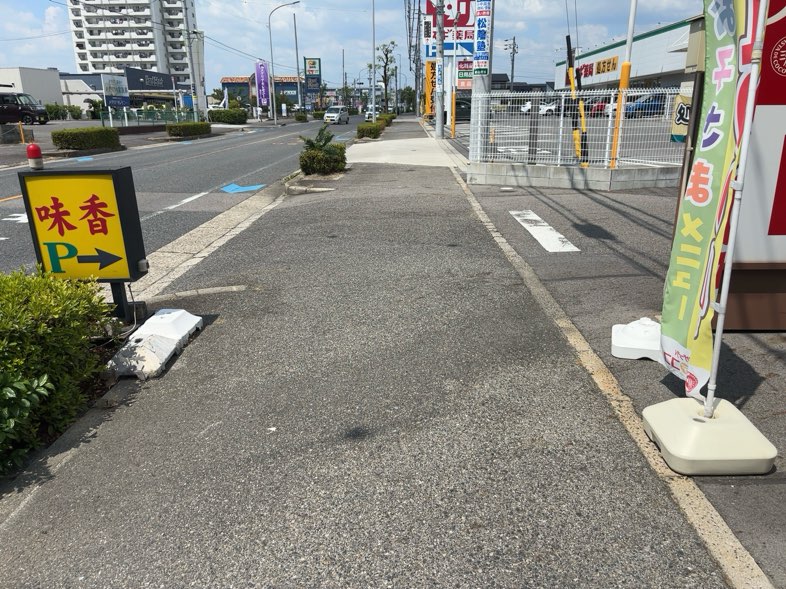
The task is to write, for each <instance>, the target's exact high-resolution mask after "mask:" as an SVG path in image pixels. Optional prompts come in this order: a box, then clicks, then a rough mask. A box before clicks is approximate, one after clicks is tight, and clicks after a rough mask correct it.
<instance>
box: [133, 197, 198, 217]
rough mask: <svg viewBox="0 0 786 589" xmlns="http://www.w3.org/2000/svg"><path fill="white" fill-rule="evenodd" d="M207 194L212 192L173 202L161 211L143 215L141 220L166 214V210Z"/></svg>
mask: <svg viewBox="0 0 786 589" xmlns="http://www.w3.org/2000/svg"><path fill="white" fill-rule="evenodd" d="M206 194H210V192H200V193H199V194H195V195H194V196H189V197H188V198H184V199H183V200H181V201H180V202H178V203H175V204H173V205H171V206H168V207H165V208H163V209H161V210H160V211H155V212H153V213H150V214H149V215H145V216H144V217H141V218H140V219H139V220H140V222H141V221H148V220H149V219H152V218H153V217H158V215H162V214H164V213H165V212H166V211H172V210H174V209H176V208H177V207H182V206H183V205H184V204H186V203H189V202H191V201H194V200H196V199H198V198H202V197H203V196H205V195H206Z"/></svg>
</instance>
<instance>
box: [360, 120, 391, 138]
mask: <svg viewBox="0 0 786 589" xmlns="http://www.w3.org/2000/svg"><path fill="white" fill-rule="evenodd" d="M384 129H385V122H384V121H378V122H376V123H360V124H359V125H358V128H357V138H358V139H362V138H363V137H370V138H371V139H378V138H379V136H380V135H381V134H382V131H383V130H384Z"/></svg>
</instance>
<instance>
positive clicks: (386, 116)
mask: <svg viewBox="0 0 786 589" xmlns="http://www.w3.org/2000/svg"><path fill="white" fill-rule="evenodd" d="M395 118H396V115H394V114H390V113H388V114H383V115H377V120H378V121H384V123H385V126H386V127H390V125H392V124H393V119H395Z"/></svg>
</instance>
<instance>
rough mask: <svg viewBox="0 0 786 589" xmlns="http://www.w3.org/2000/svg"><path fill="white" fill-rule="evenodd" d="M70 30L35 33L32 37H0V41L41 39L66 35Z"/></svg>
mask: <svg viewBox="0 0 786 589" xmlns="http://www.w3.org/2000/svg"><path fill="white" fill-rule="evenodd" d="M70 33H71V31H60V32H59V33H46V34H45V35H35V36H34V37H17V38H15V39H0V43H3V42H5V41H28V40H30V39H43V38H45V37H57V36H58V35H68V34H70Z"/></svg>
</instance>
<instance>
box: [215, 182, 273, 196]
mask: <svg viewBox="0 0 786 589" xmlns="http://www.w3.org/2000/svg"><path fill="white" fill-rule="evenodd" d="M264 187H265V185H264V184H252V185H251V186H238V185H237V184H227V185H226V186H224V187H223V188H222V189H221V190H222V191H223V192H228V193H230V194H234V193H235V192H251V191H252V190H259V189H260V188H264Z"/></svg>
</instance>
